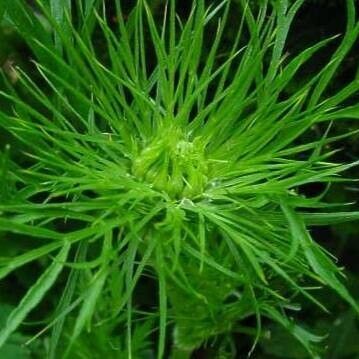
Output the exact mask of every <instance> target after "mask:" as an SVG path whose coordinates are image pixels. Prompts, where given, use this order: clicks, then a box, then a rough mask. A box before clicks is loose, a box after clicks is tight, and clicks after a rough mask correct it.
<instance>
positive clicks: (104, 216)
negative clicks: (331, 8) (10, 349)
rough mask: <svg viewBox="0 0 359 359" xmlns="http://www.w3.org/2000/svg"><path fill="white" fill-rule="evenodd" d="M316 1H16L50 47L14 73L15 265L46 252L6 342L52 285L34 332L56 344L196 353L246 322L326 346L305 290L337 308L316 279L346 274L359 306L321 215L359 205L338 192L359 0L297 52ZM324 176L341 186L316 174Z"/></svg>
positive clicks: (17, 16) (6, 85) (12, 10)
mask: <svg viewBox="0 0 359 359" xmlns="http://www.w3.org/2000/svg"><path fill="white" fill-rule="evenodd" d="M111 5H113V6H111ZM302 5H303V1H300V0H298V1H295V2H290V1H286V0H280V1H277V2H269V1H263V2H262V3H260V4H259V5H258V4H256V5H251V4H248V3H247V2H246V1H244V0H243V1H233V2H230V1H226V0H225V1H222V2H220V3H216V4H214V3H213V4H211V5H210V4H206V3H205V2H204V1H202V0H199V1H197V2H195V3H194V4H193V6H192V8H191V10H190V12H189V13H188V14H186V15H183V14H182V13H181V15H178V16H177V7H176V2H175V1H174V0H173V1H169V2H168V4H167V6H166V7H165V8H164V10H163V11H164V13H162V15H161V16H156V17H154V15H153V9H152V8H151V7H150V6H149V4H147V3H146V1H142V0H139V1H138V2H136V4H135V5H134V6H133V7H132V8H131V9H130V10H129V9H127V8H126V10H123V9H121V7H120V6H119V5H118V4H117V6H116V4H110V5H107V4H106V2H103V1H99V0H98V1H96V0H95V1H91V2H88V1H78V2H76V4H75V5H73V6H72V5H71V2H69V1H50V2H45V1H38V2H37V3H36V6H34V7H30V6H29V5H28V4H27V3H26V2H25V1H22V0H14V1H13V2H11V3H8V2H5V1H0V9H5V11H4V12H3V13H1V12H0V15H4V17H5V19H7V21H8V22H9V23H11V24H12V26H13V27H14V28H15V29H16V30H17V31H18V33H19V35H20V36H21V37H22V38H23V39H24V41H25V42H26V44H27V45H28V47H29V48H30V49H31V51H32V53H33V55H34V57H35V60H34V61H33V65H32V66H33V70H34V71H33V72H34V73H30V72H29V71H26V66H25V67H24V70H22V69H20V68H18V69H16V71H15V69H12V70H13V71H15V74H16V78H15V80H14V81H13V82H14V83H12V84H11V81H9V78H8V76H7V75H6V74H5V76H4V80H3V88H2V91H1V97H2V101H3V102H4V104H5V106H4V107H3V108H2V110H1V112H0V127H1V128H2V129H4V131H6V132H5V133H6V134H7V135H6V137H8V138H9V143H11V146H2V148H3V149H2V152H1V157H0V169H1V172H0V181H1V183H0V185H1V187H0V214H1V217H0V236H1V237H0V246H1V247H4V251H3V254H2V256H1V257H0V278H1V279H3V280H4V282H5V283H6V277H7V278H8V277H9V276H11V275H15V274H16V273H19V270H20V269H21V267H23V266H30V265H35V263H36V264H37V265H38V268H39V274H38V276H37V278H36V279H34V280H33V282H32V283H31V284H27V285H25V286H24V287H25V288H24V292H25V293H23V294H22V295H21V298H22V299H19V300H18V306H16V307H14V308H13V309H12V310H11V312H10V313H9V315H8V316H7V320H6V324H5V325H4V326H3V328H1V330H0V347H1V346H2V347H3V348H5V349H6V346H8V345H9V344H8V343H11V340H12V338H14V336H15V337H16V336H17V335H18V334H17V333H16V331H17V330H18V329H19V328H20V329H21V328H22V326H21V325H22V324H23V323H24V320H25V318H27V317H28V316H29V315H31V313H33V311H34V310H35V308H38V306H39V305H42V304H41V303H43V301H44V299H45V298H46V299H47V302H46V303H47V310H46V311H45V313H46V315H45V316H42V317H41V320H43V323H42V324H43V325H41V328H40V329H43V331H41V332H39V335H38V336H35V337H32V338H31V339H30V343H31V342H34V343H39V344H38V345H41V343H42V342H41V341H42V340H44V341H47V346H46V350H47V354H46V355H47V356H48V357H50V358H57V357H61V358H62V357H64V358H77V357H78V358H84V357H86V358H87V357H89V356H91V355H94V356H98V357H100V356H108V357H113V358H117V357H132V358H137V357H138V358H145V357H147V356H148V357H149V358H150V357H153V355H154V353H155V352H156V353H157V354H156V355H157V357H158V358H164V357H168V356H169V355H172V356H173V357H174V358H176V357H181V356H182V357H189V356H190V355H191V353H192V352H194V351H195V350H196V349H198V348H200V347H202V346H206V345H208V346H211V345H212V346H213V347H214V348H217V351H218V353H222V354H218V355H223V356H225V355H227V357H233V356H235V355H236V354H235V353H236V346H235V344H234V342H235V338H236V335H241V337H245V335H247V336H249V337H250V338H251V339H250V341H251V344H250V345H249V346H248V348H245V349H244V350H246V351H247V352H248V351H250V352H253V351H254V353H255V350H254V349H255V348H256V346H257V345H258V343H260V344H261V346H262V348H263V352H264V353H267V354H268V355H276V356H283V355H284V354H285V353H286V351H285V349H284V348H283V347H280V346H276V345H275V343H276V341H277V342H283V341H287V339H286V338H287V336H286V335H287V334H290V335H291V337H292V338H293V339H295V340H296V342H297V343H298V346H297V347H296V346H294V349H293V351H292V354H291V355H292V357H308V356H309V357H313V358H314V357H316V355H317V353H318V350H319V351H320V349H318V348H320V345H319V343H320V342H321V341H322V340H323V339H324V335H325V333H323V330H321V328H319V327H313V328H308V327H305V326H303V325H301V323H300V320H295V318H296V317H297V314H296V313H297V312H298V311H300V310H301V305H299V303H300V302H302V303H304V305H309V304H311V305H313V306H315V307H316V308H318V309H320V310H322V311H324V312H326V311H327V310H328V309H331V308H330V305H328V303H327V302H326V300H325V299H324V300H323V298H321V296H320V291H319V289H322V290H324V289H323V288H325V289H327V290H328V289H331V290H332V291H333V292H335V293H336V294H337V295H338V296H340V297H341V298H342V299H343V300H344V301H345V302H346V303H347V304H349V305H350V306H351V307H352V309H353V313H358V311H359V307H358V304H357V301H356V300H355V299H354V298H353V296H352V295H351V294H350V291H349V290H348V289H347V286H346V283H345V278H344V275H343V271H342V269H341V268H340V267H338V266H337V264H336V263H335V259H334V258H332V256H331V255H330V254H329V253H328V251H327V250H326V249H324V247H323V246H322V245H321V244H320V243H318V242H317V241H315V240H314V239H313V236H312V233H311V229H312V228H313V227H316V226H324V225H330V224H333V223H343V222H347V221H350V220H357V219H358V218H359V213H358V212H356V211H351V208H348V207H344V203H339V204H338V203H336V204H330V203H327V202H326V199H325V194H326V192H327V191H328V190H329V189H330V186H332V185H333V184H338V185H343V183H345V182H346V183H348V184H349V185H351V182H350V180H348V179H345V178H344V177H342V173H343V172H345V171H350V170H352V169H353V168H354V167H355V166H356V165H357V164H358V162H357V161H355V160H352V161H351V162H350V163H349V162H348V163H347V164H342V163H341V162H340V161H336V157H335V156H336V155H337V151H336V150H335V144H336V143H337V142H338V141H342V140H344V139H346V138H347V137H349V136H351V135H355V134H356V132H355V131H345V132H344V133H343V132H342V133H340V134H333V130H332V127H333V122H339V121H344V120H348V119H351V120H357V119H358V118H359V107H358V104H357V103H356V101H355V99H356V96H357V95H358V91H359V81H358V77H357V76H355V75H354V76H353V77H352V78H350V80H349V81H347V82H346V83H345V84H344V85H343V86H340V87H333V83H334V82H335V80H336V77H335V76H336V74H337V72H338V69H339V68H340V67H341V66H342V63H343V61H345V59H346V58H347V56H348V54H349V53H350V51H351V49H352V48H353V47H354V46H355V44H356V42H357V39H358V36H359V22H358V20H357V14H356V11H355V3H354V1H351V0H348V1H346V11H347V13H346V23H347V25H346V30H345V32H344V33H343V34H342V35H341V36H334V37H330V38H326V39H323V40H322V41H320V42H318V43H317V44H314V45H311V46H310V47H308V48H305V49H302V50H301V51H300V52H297V53H296V54H294V55H288V56H286V43H287V38H288V34H289V31H290V28H291V25H292V22H293V20H294V19H295V16H296V14H297V12H298V11H299V9H300V8H301V6H302ZM107 6H108V7H107ZM158 9H162V7H161V5H158ZM109 11H112V13H109ZM233 13H236V14H238V15H237V21H236V22H235V34H234V36H232V38H231V37H230V36H229V37H228V38H226V37H225V34H226V33H228V30H231V29H233V24H232V21H233V19H232V18H231V16H232V14H233ZM113 14H115V15H113ZM208 34H212V36H211V37H208V36H207V35H208ZM224 39H225V40H224ZM229 40H230V41H231V42H230V44H229V45H228V43H227V42H228V41H229ZM335 41H336V42H335ZM334 42H335V49H334V51H333V53H332V55H330V56H329V58H328V59H327V60H326V61H325V62H324V64H323V66H322V67H321V68H320V69H318V70H317V71H316V72H315V73H314V74H311V76H308V77H307V78H305V79H304V80H303V79H302V78H301V71H302V69H303V67H304V66H305V65H306V64H308V63H310V61H312V60H313V58H315V56H316V55H317V54H318V53H321V51H324V50H325V49H326V47H327V46H330V45H331V44H333V43H334ZM343 123H344V122H343ZM313 129H314V130H318V131H319V133H318V132H317V133H316V132H315V131H313ZM312 185H321V186H323V189H324V190H323V191H321V193H319V194H316V195H315V196H311V195H308V194H306V188H307V186H312ZM9 240H11V245H9V244H8V243H9ZM23 240H25V241H26V243H27V244H26V246H24V247H22V246H20V245H19V244H18V243H21V241H23ZM14 273H15V274H14ZM53 292H54V293H56V295H54V293H53ZM19 297H20V295H19ZM54 298H56V299H54ZM0 299H1V298H0ZM348 318H349V314H348ZM351 318H352V322H350V318H349V319H347V317H345V318H344V319H342V320H343V321H344V322H347V323H349V324H350V323H351V324H350V325H352V327H354V324H353V323H354V319H353V318H354V317H351ZM268 323H269V324H268ZM267 326H268V328H270V329H266V328H265V327H267ZM324 327H326V330H327V331H328V326H324ZM268 330H270V332H271V333H272V334H273V339H272V340H271V342H270V343H268V340H269V339H268V336H267V333H268ZM283 330H285V332H283ZM353 330H354V329H353ZM14 333H15V334H14ZM238 333H239V334H238ZM284 333H286V334H284ZM43 337H45V339H43ZM216 341H217V343H218V342H219V343H220V344H218V345H217V346H216ZM347 342H348V339H347V337H346V336H345V332H344V331H343V339H342V342H341V343H344V344H341V345H342V346H345V345H346V344H345V343H347ZM59 343H61V345H60V344H59ZM289 343H290V342H289ZM329 345H331V344H329ZM215 351H216V349H215ZM343 351H344V349H343ZM331 353H332V354H331V355H332V357H333V358H335V357H336V355H337V354H336V349H334V348H333V350H332V351H331ZM350 353H351V352H349V354H350ZM18 355H20V354H18ZM21 355H22V354H21ZM254 355H255V354H254Z"/></svg>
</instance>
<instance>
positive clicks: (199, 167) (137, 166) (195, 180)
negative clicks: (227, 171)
mask: <svg viewBox="0 0 359 359" xmlns="http://www.w3.org/2000/svg"><path fill="white" fill-rule="evenodd" d="M159 132H161V133H160V134H159V135H157V136H156V137H154V138H153V139H152V141H151V142H150V143H149V144H148V145H147V146H145V147H144V148H143V149H142V150H141V151H140V152H139V154H138V155H137V157H136V159H135V161H134V162H133V166H132V173H133V174H134V175H135V176H136V177H137V178H140V179H141V180H144V181H146V182H148V183H150V184H151V185H152V186H153V187H154V188H156V189H158V190H160V191H164V192H166V193H167V194H168V195H169V196H170V197H171V198H176V199H179V198H184V197H187V198H192V197H195V196H197V195H200V194H201V193H203V191H204V188H205V186H206V184H207V180H208V178H207V175H208V163H207V160H206V156H205V144H204V143H203V141H201V139H200V138H199V137H197V138H195V139H194V140H192V141H190V140H189V139H188V138H186V137H185V136H184V135H183V132H182V131H181V130H179V129H178V128H174V127H172V128H169V129H166V130H165V131H163V130H161V131H159Z"/></svg>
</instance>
